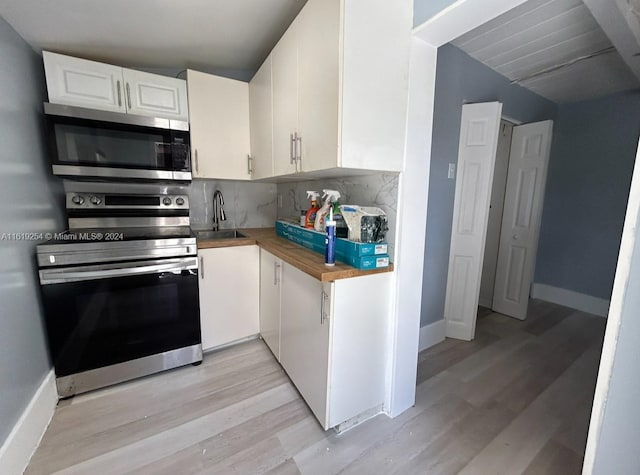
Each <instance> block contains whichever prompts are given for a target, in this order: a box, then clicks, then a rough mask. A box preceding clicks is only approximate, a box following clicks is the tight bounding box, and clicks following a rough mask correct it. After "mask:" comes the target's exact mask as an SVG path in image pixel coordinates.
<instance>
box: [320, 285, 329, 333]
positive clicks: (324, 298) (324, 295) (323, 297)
mask: <svg viewBox="0 0 640 475" xmlns="http://www.w3.org/2000/svg"><path fill="white" fill-rule="evenodd" d="M328 297H329V296H328V295H327V293H326V292H325V291H324V290H322V295H321V297H320V299H321V300H320V325H324V321H325V320H326V319H327V315H326V312H325V310H326V306H327V298H328Z"/></svg>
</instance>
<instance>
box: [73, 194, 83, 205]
mask: <svg viewBox="0 0 640 475" xmlns="http://www.w3.org/2000/svg"><path fill="white" fill-rule="evenodd" d="M71 201H72V202H73V204H76V205H81V204H82V203H84V197H83V196H82V195H74V197H73V198H71Z"/></svg>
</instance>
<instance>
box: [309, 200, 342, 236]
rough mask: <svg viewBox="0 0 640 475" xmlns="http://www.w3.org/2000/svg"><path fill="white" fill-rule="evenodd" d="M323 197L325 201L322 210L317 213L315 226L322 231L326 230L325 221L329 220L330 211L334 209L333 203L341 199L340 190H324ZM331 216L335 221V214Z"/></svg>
mask: <svg viewBox="0 0 640 475" xmlns="http://www.w3.org/2000/svg"><path fill="white" fill-rule="evenodd" d="M322 197H323V198H324V203H323V205H322V208H320V211H318V212H317V213H316V222H315V225H314V226H313V227H314V229H315V230H316V231H320V232H322V231H324V229H325V221H326V220H327V216H329V211H330V210H333V203H335V202H336V201H338V200H339V199H340V192H339V191H336V190H322ZM331 218H332V219H331V220H332V221H333V214H332V215H331ZM334 226H335V225H334Z"/></svg>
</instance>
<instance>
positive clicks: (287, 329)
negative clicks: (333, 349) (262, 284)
mask: <svg viewBox="0 0 640 475" xmlns="http://www.w3.org/2000/svg"><path fill="white" fill-rule="evenodd" d="M326 294H327V292H326V291H325V288H324V286H323V284H322V282H320V281H319V280H317V279H314V278H313V277H311V276H309V275H308V274H305V273H304V272H302V271H300V270H298V269H296V268H295V267H293V266H290V265H289V264H287V263H284V265H283V276H282V315H281V337H280V361H281V363H282V366H283V368H284V369H285V371H286V372H287V374H288V375H289V377H290V378H291V381H293V384H294V385H295V386H296V388H298V391H300V394H302V397H303V398H304V400H305V401H306V402H307V404H308V405H309V407H310V408H311V410H312V411H313V413H314V414H315V416H316V418H317V419H318V421H320V424H322V426H323V427H324V428H325V429H328V425H327V424H328V421H327V392H328V388H327V381H328V367H329V334H330V328H329V325H330V324H331V320H332V319H330V318H326V317H327V316H328V315H327V312H328V310H327V304H328V302H327V299H326ZM323 313H324V315H323Z"/></svg>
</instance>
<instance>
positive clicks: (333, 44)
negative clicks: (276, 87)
mask: <svg viewBox="0 0 640 475" xmlns="http://www.w3.org/2000/svg"><path fill="white" fill-rule="evenodd" d="M298 21H299V25H298V134H299V136H300V137H299V139H298V144H297V145H298V150H297V151H298V171H299V172H308V171H315V170H325V169H329V168H335V167H337V166H338V128H339V124H338V100H339V97H340V94H339V83H340V79H339V64H340V2H339V1H334V0H332V1H326V0H323V1H313V0H310V1H309V3H308V4H307V6H306V7H305V8H304V9H303V10H302V11H301V12H300V15H299V17H298Z"/></svg>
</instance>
